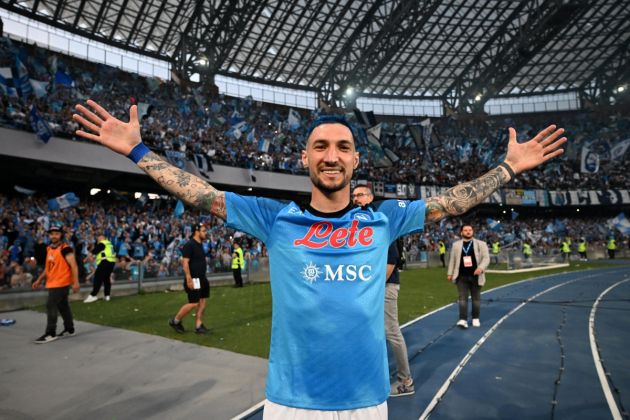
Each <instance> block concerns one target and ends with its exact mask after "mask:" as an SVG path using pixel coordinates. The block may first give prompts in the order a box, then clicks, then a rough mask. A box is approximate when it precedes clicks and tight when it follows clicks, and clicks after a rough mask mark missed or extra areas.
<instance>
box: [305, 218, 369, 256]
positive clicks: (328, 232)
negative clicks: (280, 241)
mask: <svg viewBox="0 0 630 420" xmlns="http://www.w3.org/2000/svg"><path fill="white" fill-rule="evenodd" d="M373 234H374V229H372V228H371V227H369V226H366V227H363V228H361V229H359V221H358V220H356V219H355V220H353V221H352V224H351V225H350V227H349V228H344V227H339V228H337V229H333V224H332V223H330V222H325V221H322V222H317V223H313V224H312V225H311V227H310V228H309V230H308V232H306V235H304V237H303V238H300V239H296V240H295V241H293V245H295V246H305V247H307V248H313V249H319V248H324V247H325V246H327V245H330V246H331V247H333V248H341V247H343V246H344V245H346V244H347V245H348V246H349V247H350V248H354V247H355V246H357V244H359V245H363V246H368V245H370V244H371V243H372V242H373V241H374V240H373V239H372V235H373Z"/></svg>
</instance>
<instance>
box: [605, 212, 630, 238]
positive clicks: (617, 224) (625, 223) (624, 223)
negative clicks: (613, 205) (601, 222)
mask: <svg viewBox="0 0 630 420" xmlns="http://www.w3.org/2000/svg"><path fill="white" fill-rule="evenodd" d="M608 225H609V226H610V227H613V228H615V229H617V230H618V231H619V232H621V233H622V234H624V235H630V220H628V219H627V218H626V215H625V214H624V213H619V214H618V215H617V216H616V217H614V218H613V219H610V220H609V221H608Z"/></svg>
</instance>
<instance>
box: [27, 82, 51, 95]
mask: <svg viewBox="0 0 630 420" xmlns="http://www.w3.org/2000/svg"><path fill="white" fill-rule="evenodd" d="M30 82H31V87H32V88H33V93H34V94H35V96H37V98H43V97H44V96H46V95H48V82H42V81H39V80H34V79H31V80H30Z"/></svg>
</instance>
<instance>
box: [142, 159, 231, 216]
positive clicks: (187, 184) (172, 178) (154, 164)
mask: <svg viewBox="0 0 630 420" xmlns="http://www.w3.org/2000/svg"><path fill="white" fill-rule="evenodd" d="M138 166H139V167H140V169H142V170H143V171H144V172H146V173H147V175H149V176H150V177H151V178H153V179H154V180H155V181H156V182H157V183H158V184H160V185H161V186H162V187H164V189H166V190H167V191H168V192H170V193H171V194H173V195H175V196H177V197H178V198H180V199H181V200H182V201H183V202H185V203H186V204H189V205H191V206H194V207H198V208H200V209H201V210H205V211H207V212H210V213H212V214H214V215H215V216H217V217H220V218H222V219H226V218H227V212H226V209H225V193H224V192H223V191H219V190H217V189H216V188H214V187H213V186H212V185H210V184H208V183H207V182H206V181H204V180H202V179H201V178H199V177H196V176H194V175H191V174H189V173H188V172H186V171H182V170H181V169H179V168H177V167H175V166H173V165H171V164H170V163H168V162H166V161H165V160H164V159H162V158H161V157H160V156H158V155H156V154H155V153H153V152H150V153H148V154H147V155H145V156H144V157H143V158H142V159H141V160H140V161H139V162H138Z"/></svg>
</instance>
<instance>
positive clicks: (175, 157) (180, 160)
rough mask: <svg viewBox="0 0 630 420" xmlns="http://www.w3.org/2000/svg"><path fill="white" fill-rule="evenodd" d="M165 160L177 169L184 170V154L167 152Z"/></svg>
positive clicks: (173, 151)
mask: <svg viewBox="0 0 630 420" xmlns="http://www.w3.org/2000/svg"><path fill="white" fill-rule="evenodd" d="M166 159H167V160H168V161H169V162H170V163H171V164H172V165H174V166H176V167H178V168H179V169H185V168H186V153H184V152H178V151H176V150H167V151H166Z"/></svg>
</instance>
